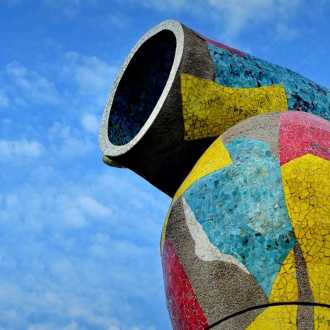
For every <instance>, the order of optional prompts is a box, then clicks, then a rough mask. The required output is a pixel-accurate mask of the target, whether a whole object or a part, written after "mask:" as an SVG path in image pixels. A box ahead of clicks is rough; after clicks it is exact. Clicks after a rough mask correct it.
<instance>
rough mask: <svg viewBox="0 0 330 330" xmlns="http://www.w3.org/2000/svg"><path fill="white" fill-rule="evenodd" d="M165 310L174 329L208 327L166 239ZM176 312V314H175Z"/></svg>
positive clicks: (164, 260) (186, 277)
mask: <svg viewBox="0 0 330 330" xmlns="http://www.w3.org/2000/svg"><path fill="white" fill-rule="evenodd" d="M163 272H164V278H165V287H166V296H167V297H169V298H170V299H167V308H168V310H169V312H170V317H171V321H172V325H173V328H174V329H187V330H190V329H191V330H195V329H196V330H202V329H205V328H207V327H208V323H207V320H206V317H205V315H204V313H203V310H202V309H201V307H200V306H199V303H198V301H197V299H196V296H195V293H194V290H193V288H192V285H191V283H190V281H189V278H188V276H187V274H186V273H185V271H184V269H183V267H182V265H181V263H180V259H179V258H178V256H177V254H176V252H175V250H174V248H173V246H172V244H171V242H170V241H169V240H168V239H166V241H165V245H164V252H163ZM177 311H178V313H177Z"/></svg>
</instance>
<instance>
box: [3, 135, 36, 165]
mask: <svg viewBox="0 0 330 330" xmlns="http://www.w3.org/2000/svg"><path fill="white" fill-rule="evenodd" d="M42 152H43V146H42V144H41V143H39V142H38V141H28V140H24V139H23V140H11V141H6V140H0V162H7V161H13V160H16V161H23V159H25V160H26V159H29V158H38V157H40V156H41V154H42Z"/></svg>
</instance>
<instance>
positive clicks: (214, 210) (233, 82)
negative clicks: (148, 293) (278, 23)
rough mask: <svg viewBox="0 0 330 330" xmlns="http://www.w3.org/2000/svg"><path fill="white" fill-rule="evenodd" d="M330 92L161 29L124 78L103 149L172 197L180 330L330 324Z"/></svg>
mask: <svg viewBox="0 0 330 330" xmlns="http://www.w3.org/2000/svg"><path fill="white" fill-rule="evenodd" d="M329 119H330V91H329V90H328V89H326V88H324V87H322V86H319V85H317V84H316V83H314V82H312V81H310V80H309V79H307V78H304V77H302V76H300V75H299V74H297V73H294V72H292V71H290V70H288V69H285V68H282V67H280V66H277V65H274V64H271V63H268V62H266V61H263V60H261V59H258V58H255V57H253V56H251V55H248V54H245V53H243V52H241V51H238V50H235V49H232V48H230V47H227V46H225V45H223V44H220V43H217V42H214V41H212V40H209V39H207V38H205V37H203V36H201V35H200V34H198V33H196V32H194V31H193V30H190V29H188V28H187V27H185V26H183V25H182V24H180V23H179V22H176V21H165V22H163V23H161V24H159V25H158V26H156V27H155V28H154V29H152V30H151V31H149V32H148V33H147V34H146V35H145V36H143V37H142V38H141V39H140V41H139V42H138V43H137V45H136V46H135V47H134V48H133V50H132V51H131V53H130V54H129V56H128V57H127V59H126V61H125V63H124V65H123V67H122V69H121V71H120V72H119V74H118V76H117V78H116V81H115V83H114V86H113V89H112V91H111V93H110V97H109V100H108V103H107V106H106V109H105V112H104V115H103V118H102V123H101V128H100V138H99V141H100V146H101V150H102V152H103V153H104V155H105V158H104V160H105V162H107V163H108V164H115V163H118V164H120V165H121V166H125V167H128V168H130V169H132V170H133V171H135V172H136V173H137V174H139V175H141V176H142V177H144V178H145V179H146V180H148V181H149V182H150V183H151V184H153V185H154V186H156V187H157V188H159V189H160V190H162V191H163V192H165V193H167V194H168V195H169V196H171V197H173V200H172V203H171V206H170V210H169V212H168V215H167V218H166V220H165V224H164V228H163V232H162V237H161V254H162V264H163V273H164V281H165V291H166V297H167V307H168V310H169V314H170V318H171V321H172V325H173V328H174V329H211V328H214V329H229V330H230V329H233V330H234V329H249V330H251V329H298V330H302V329H326V328H327V327H328V324H329V323H330V309H329V307H330V294H329V292H330V284H329V283H330V281H329V280H330V279H329V280H328V277H330V188H329V187H330V186H329V180H330V162H329V161H330V123H329Z"/></svg>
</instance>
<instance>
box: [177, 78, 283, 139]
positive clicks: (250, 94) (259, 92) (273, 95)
mask: <svg viewBox="0 0 330 330" xmlns="http://www.w3.org/2000/svg"><path fill="white" fill-rule="evenodd" d="M181 94H182V114H183V118H184V126H185V136H184V138H185V139H186V140H193V139H201V138H205V137H213V136H219V135H220V134H222V133H223V132H225V131H226V130H227V129H228V128H230V127H232V126H234V125H235V124H237V123H238V122H240V121H242V120H244V119H246V118H249V117H252V116H255V115H258V114H262V113H267V112H275V111H280V110H282V111H283V110H287V109H288V103H287V99H286V95H285V91H284V88H283V87H282V86H281V85H275V86H264V87H258V88H232V87H226V86H222V85H219V84H217V83H215V82H213V81H210V80H205V79H199V78H196V77H193V76H190V75H185V74H182V75H181Z"/></svg>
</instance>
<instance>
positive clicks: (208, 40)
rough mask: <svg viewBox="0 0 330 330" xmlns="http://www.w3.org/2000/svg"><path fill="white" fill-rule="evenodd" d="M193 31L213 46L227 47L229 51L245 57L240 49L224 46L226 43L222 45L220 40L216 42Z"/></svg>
mask: <svg viewBox="0 0 330 330" xmlns="http://www.w3.org/2000/svg"><path fill="white" fill-rule="evenodd" d="M195 33H196V34H197V35H198V36H199V37H201V38H202V39H204V40H205V41H207V42H209V43H210V44H213V45H215V46H217V47H219V48H223V49H227V50H229V51H230V52H233V53H236V54H238V55H240V56H242V57H245V56H246V55H245V53H243V52H241V51H240V50H237V49H235V48H231V47H229V46H226V45H224V44H222V43H220V42H217V41H214V40H211V39H209V38H206V37H204V36H203V35H201V34H199V33H198V32H196V31H195Z"/></svg>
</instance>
